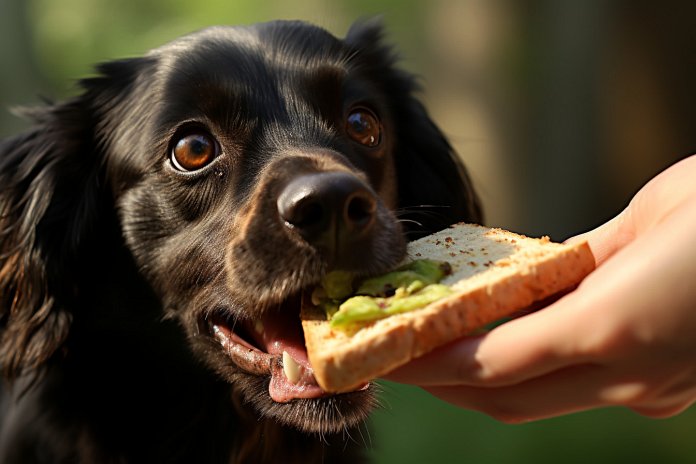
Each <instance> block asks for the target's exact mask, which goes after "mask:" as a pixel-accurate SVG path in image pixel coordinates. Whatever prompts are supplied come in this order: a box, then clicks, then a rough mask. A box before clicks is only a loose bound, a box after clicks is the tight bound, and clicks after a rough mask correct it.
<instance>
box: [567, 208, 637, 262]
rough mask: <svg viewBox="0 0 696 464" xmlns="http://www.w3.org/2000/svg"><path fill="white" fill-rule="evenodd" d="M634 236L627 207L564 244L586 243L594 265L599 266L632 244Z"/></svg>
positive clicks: (629, 211)
mask: <svg viewBox="0 0 696 464" xmlns="http://www.w3.org/2000/svg"><path fill="white" fill-rule="evenodd" d="M635 235H636V234H635V227H634V226H633V221H632V220H631V210H630V207H629V208H626V209H624V210H623V211H622V212H621V213H619V214H618V215H617V216H616V217H614V218H613V219H611V220H610V221H608V222H606V223H604V224H602V225H601V226H599V227H597V228H596V229H593V230H591V231H589V232H585V233H584V234H580V235H576V236H575V237H571V238H569V239H568V240H566V243H575V242H579V241H587V243H588V244H589V245H590V249H591V250H592V254H593V255H594V258H595V264H596V265H597V266H599V265H600V264H602V263H603V262H604V261H606V260H607V259H609V258H610V257H611V256H612V255H613V254H614V253H616V252H617V251H618V250H620V249H621V248H623V247H624V246H626V244H628V243H630V242H632V241H633V239H634V238H635Z"/></svg>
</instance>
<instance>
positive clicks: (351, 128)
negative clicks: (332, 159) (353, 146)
mask: <svg viewBox="0 0 696 464" xmlns="http://www.w3.org/2000/svg"><path fill="white" fill-rule="evenodd" d="M346 132H347V133H348V135H349V136H350V138H352V139H353V140H355V141H356V142H358V143H360V144H362V145H365V146H366V147H371V148H372V147H376V146H377V145H379V142H380V141H381V138H382V125H381V124H380V123H379V120H378V119H377V116H375V115H374V113H372V111H370V110H368V109H365V108H359V109H356V110H353V111H352V112H351V113H350V114H349V115H348V118H347V119H346Z"/></svg>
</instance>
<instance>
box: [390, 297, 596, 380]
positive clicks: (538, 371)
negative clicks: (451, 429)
mask: <svg viewBox="0 0 696 464" xmlns="http://www.w3.org/2000/svg"><path fill="white" fill-rule="evenodd" d="M573 301H574V297H573V296H572V294H571V295H567V296H565V297H564V298H561V299H560V300H558V301H557V302H556V303H554V304H553V305H551V306H549V307H547V308H546V309H544V310H542V311H539V312H536V313H533V314H530V315H527V316H524V317H522V318H519V319H516V320H513V321H510V322H508V323H506V324H503V325H502V326H499V327H498V328H496V329H495V330H493V331H491V332H489V333H488V334H486V335H484V336H480V337H470V338H464V339H462V340H458V341H456V342H454V343H451V344H449V345H446V346H444V347H442V348H440V349H437V350H435V351H433V352H431V353H428V354H426V355H425V356H423V357H421V358H418V359H416V360H413V361H411V362H410V363H409V364H407V365H406V366H403V367H401V368H399V369H397V370H395V371H393V372H391V373H390V374H388V375H387V376H385V378H387V379H389V380H394V381H397V382H403V383H411V384H415V385H420V386H449V385H472V386H473V385H486V386H488V387H491V386H502V385H510V384H516V383H519V382H522V381H524V380H527V379H530V378H533V377H537V376H540V375H544V374H546V373H549V372H552V371H554V370H556V369H560V368H563V367H566V366H570V365H573V364H578V363H583V362H588V361H590V360H591V359H590V357H589V356H588V355H587V354H585V353H583V351H582V350H581V347H579V346H577V345H576V344H575V338H574V337H573V336H572V335H573V333H574V332H575V331H576V330H577V329H578V327H579V326H580V325H584V324H585V323H584V322H583V321H582V320H581V318H578V317H577V311H573V309H574V303H573Z"/></svg>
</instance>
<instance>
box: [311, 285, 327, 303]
mask: <svg viewBox="0 0 696 464" xmlns="http://www.w3.org/2000/svg"><path fill="white" fill-rule="evenodd" d="M325 298H326V291H325V290H324V288H323V287H316V288H315V289H314V290H313V291H312V304H313V305H314V306H319V303H321V302H322V300H323V299H325Z"/></svg>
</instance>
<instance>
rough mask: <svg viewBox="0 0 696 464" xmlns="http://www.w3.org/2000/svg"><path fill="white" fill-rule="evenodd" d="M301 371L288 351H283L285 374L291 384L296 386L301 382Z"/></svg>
mask: <svg viewBox="0 0 696 464" xmlns="http://www.w3.org/2000/svg"><path fill="white" fill-rule="evenodd" d="M300 369H302V367H301V366H300V365H299V364H297V361H295V360H294V359H293V358H292V356H290V355H289V354H288V352H287V351H283V372H284V373H285V377H287V378H288V381H290V383H291V384H293V385H294V384H296V383H297V382H298V380H300V373H301V372H300Z"/></svg>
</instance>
